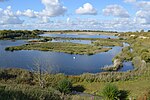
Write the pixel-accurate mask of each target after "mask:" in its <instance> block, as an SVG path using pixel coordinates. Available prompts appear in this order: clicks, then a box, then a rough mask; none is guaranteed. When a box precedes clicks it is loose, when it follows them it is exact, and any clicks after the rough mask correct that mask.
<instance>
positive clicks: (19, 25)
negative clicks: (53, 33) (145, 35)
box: [0, 0, 150, 31]
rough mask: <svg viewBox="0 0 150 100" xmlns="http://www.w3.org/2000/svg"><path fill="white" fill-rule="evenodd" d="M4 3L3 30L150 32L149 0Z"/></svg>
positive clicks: (17, 0) (0, 26) (24, 0)
mask: <svg viewBox="0 0 150 100" xmlns="http://www.w3.org/2000/svg"><path fill="white" fill-rule="evenodd" d="M0 1H1V2H0V19H1V20H0V29H31V30H32V29H46V30H63V29H66V30H67V29H89V30H112V31H136V30H141V29H145V30H148V29H150V1H149V0H6V1H5V0H4V1H2V0H0Z"/></svg>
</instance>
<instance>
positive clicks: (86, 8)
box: [75, 3, 97, 15]
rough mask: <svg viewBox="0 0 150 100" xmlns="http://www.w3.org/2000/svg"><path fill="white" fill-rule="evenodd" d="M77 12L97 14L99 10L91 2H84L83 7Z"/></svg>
mask: <svg viewBox="0 0 150 100" xmlns="http://www.w3.org/2000/svg"><path fill="white" fill-rule="evenodd" d="M75 12H76V14H81V15H96V14H97V10H96V9H95V8H94V7H93V6H92V5H91V4H90V3H86V4H84V5H83V7H80V8H78V9H77V10H76V11H75Z"/></svg>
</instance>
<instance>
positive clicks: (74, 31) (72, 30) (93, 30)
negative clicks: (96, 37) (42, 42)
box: [44, 30, 117, 33]
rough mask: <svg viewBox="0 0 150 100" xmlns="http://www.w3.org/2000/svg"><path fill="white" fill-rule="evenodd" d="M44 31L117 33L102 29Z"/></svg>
mask: <svg viewBox="0 0 150 100" xmlns="http://www.w3.org/2000/svg"><path fill="white" fill-rule="evenodd" d="M44 32H109V33H117V31H102V30H47V31H46V30H44Z"/></svg>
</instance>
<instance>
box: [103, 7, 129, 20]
mask: <svg viewBox="0 0 150 100" xmlns="http://www.w3.org/2000/svg"><path fill="white" fill-rule="evenodd" d="M103 13H104V15H106V16H115V17H120V18H128V17H129V13H128V12H127V10H126V9H124V8H123V7H122V6H120V5H108V6H106V8H105V9H103Z"/></svg>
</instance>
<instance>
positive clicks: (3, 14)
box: [0, 6, 24, 25]
mask: <svg viewBox="0 0 150 100" xmlns="http://www.w3.org/2000/svg"><path fill="white" fill-rule="evenodd" d="M0 19H1V20H0V24H2V25H4V24H22V23H23V22H24V21H23V20H21V19H20V18H19V17H18V16H16V15H15V14H14V13H13V12H12V10H11V6H8V7H7V8H6V9H2V8H0Z"/></svg>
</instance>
